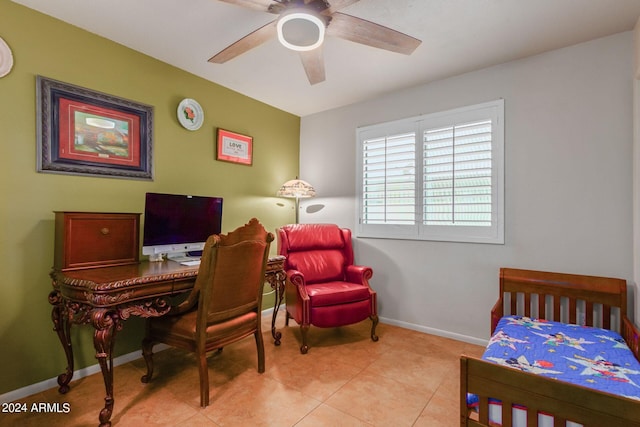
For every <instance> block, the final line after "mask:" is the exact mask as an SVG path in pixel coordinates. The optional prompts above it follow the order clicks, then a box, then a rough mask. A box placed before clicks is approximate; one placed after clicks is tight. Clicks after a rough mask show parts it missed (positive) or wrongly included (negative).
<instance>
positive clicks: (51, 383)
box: [0, 344, 169, 403]
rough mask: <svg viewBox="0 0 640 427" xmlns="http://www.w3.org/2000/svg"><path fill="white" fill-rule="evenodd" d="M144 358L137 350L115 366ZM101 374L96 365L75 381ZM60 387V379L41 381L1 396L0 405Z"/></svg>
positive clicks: (157, 348) (163, 346)
mask: <svg viewBox="0 0 640 427" xmlns="http://www.w3.org/2000/svg"><path fill="white" fill-rule="evenodd" d="M167 348H169V346H168V345H166V344H157V345H155V346H154V347H153V351H154V353H155V352H158V351H161V350H165V349H167ZM140 358H142V351H140V350H136V351H134V352H131V353H128V354H123V355H122V356H118V357H116V358H114V359H113V366H114V367H115V366H118V365H124V364H125V363H129V362H131V361H133V360H136V359H140ZM98 372H100V365H99V364H97V363H96V364H95V365H91V366H87V367H86V368H82V369H78V370H76V371H73V380H77V379H80V378H84V377H88V376H89V375H93V374H96V373H98ZM54 387H58V377H55V378H50V379H48V380H44V381H40V382H39V383H35V384H31V385H28V386H26V387H22V388H19V389H17V390H13V391H10V392H8V393H5V394H1V395H0V403H7V402H15V401H16V400H20V399H24V398H25V397H27V396H31V395H33V394H36V393H40V392H43V391H45V390H49V389H50V388H54Z"/></svg>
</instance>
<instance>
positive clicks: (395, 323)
mask: <svg viewBox="0 0 640 427" xmlns="http://www.w3.org/2000/svg"><path fill="white" fill-rule="evenodd" d="M380 322H382V323H386V324H389V325H393V326H399V327H401V328H405V329H411V330H413V331H418V332H424V333H425V334H431V335H437V336H439V337H444V338H451V339H453V340H457V341H462V342H467V343H469V344H475V345H480V346H482V347H486V346H487V344H488V343H489V341H488V340H483V339H480V338H476V337H470V336H468V335H461V334H456V333H454V332H450V331H444V330H442V329H435V328H428V327H426V326H422V325H416V324H414V323H408V322H403V321H400V320H395V319H388V318H386V317H381V318H380Z"/></svg>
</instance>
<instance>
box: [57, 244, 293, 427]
mask: <svg viewBox="0 0 640 427" xmlns="http://www.w3.org/2000/svg"><path fill="white" fill-rule="evenodd" d="M284 261H285V258H284V257H283V256H277V257H274V258H270V259H269V262H268V264H267V270H266V273H265V281H266V282H268V283H269V284H270V285H271V288H272V289H273V290H274V291H275V295H276V302H275V307H274V310H273V316H272V320H271V334H272V336H273V339H274V343H275V345H280V338H281V336H282V335H281V333H280V332H278V331H276V328H275V322H276V316H277V314H278V309H279V308H280V304H281V303H282V298H283V296H284V283H285V277H286V275H285V272H284ZM197 274H198V267H197V266H193V267H187V266H183V265H180V264H179V263H177V262H173V261H163V262H141V263H139V264H133V265H124V266H117V267H101V268H88V269H84V270H73V271H59V270H53V271H52V272H51V274H50V276H51V279H52V284H53V291H51V293H50V294H49V303H51V305H53V310H52V311H51V319H52V320H53V327H54V330H55V331H56V333H57V334H58V337H59V338H60V342H61V343H62V347H63V348H64V352H65V354H66V357H67V369H66V370H65V372H64V373H62V374H60V375H59V376H58V385H59V386H60V387H59V388H58V391H59V392H60V393H66V392H68V391H69V382H70V381H71V378H72V376H73V350H72V348H71V336H70V330H71V325H72V324H74V323H75V324H89V323H90V324H91V325H93V327H94V328H95V331H94V335H93V344H94V346H95V349H96V358H97V359H98V362H99V363H100V369H101V370H102V375H103V377H104V383H105V389H106V397H105V406H104V408H103V409H102V410H101V411H100V416H99V419H100V427H108V426H111V421H110V419H111V414H112V412H113V403H114V398H113V357H112V353H113V348H114V344H115V336H116V332H117V331H120V330H122V327H123V326H124V325H123V322H124V321H125V320H127V319H128V318H129V317H130V316H139V317H158V316H162V315H164V314H166V313H167V312H169V309H170V308H171V298H172V297H175V296H177V295H180V294H184V293H186V292H189V291H190V290H191V289H192V288H193V285H194V283H195V279H196V276H197Z"/></svg>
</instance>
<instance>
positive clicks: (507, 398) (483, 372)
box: [460, 355, 640, 427]
mask: <svg viewBox="0 0 640 427" xmlns="http://www.w3.org/2000/svg"><path fill="white" fill-rule="evenodd" d="M467 393H473V394H476V395H477V396H478V397H479V401H480V404H479V407H478V412H475V411H471V410H469V409H468V408H467V405H466V402H467ZM489 398H493V399H498V400H501V401H502V426H503V427H512V426H513V425H514V424H513V419H512V413H513V411H512V405H518V407H520V406H522V407H523V409H522V410H524V411H526V419H527V424H526V425H527V426H537V425H538V421H537V420H538V412H542V413H546V414H549V415H552V416H553V417H554V426H556V427H558V426H565V423H566V421H573V422H576V423H580V424H582V425H583V426H584V427H590V426H611V427H613V426H625V427H640V402H637V401H634V400H631V399H627V398H623V397H618V396H614V395H611V394H608V393H602V392H600V391H597V390H592V389H588V388H585V387H581V386H577V385H573V384H568V383H564V382H562V381H557V380H554V379H551V378H545V377H542V376H539V375H534V374H529V373H526V372H521V371H519V370H516V369H512V368H508V367H504V366H500V365H497V364H495V363H491V362H485V361H483V360H481V359H477V358H474V357H469V356H465V355H462V356H461V357H460V404H461V408H460V425H461V426H462V427H467V426H468V427H488V426H495V425H496V424H491V423H490V420H489Z"/></svg>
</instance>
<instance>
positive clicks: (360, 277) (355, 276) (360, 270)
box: [345, 265, 373, 286]
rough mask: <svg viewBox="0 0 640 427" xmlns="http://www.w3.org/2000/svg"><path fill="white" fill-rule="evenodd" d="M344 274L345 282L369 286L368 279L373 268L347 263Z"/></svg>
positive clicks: (371, 275) (371, 274)
mask: <svg viewBox="0 0 640 427" xmlns="http://www.w3.org/2000/svg"><path fill="white" fill-rule="evenodd" d="M345 275H346V277H345V278H346V280H347V282H351V283H362V284H363V285H366V286H369V279H371V277H373V269H372V268H371V267H365V266H362V265H348V266H347V268H346V271H345Z"/></svg>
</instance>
